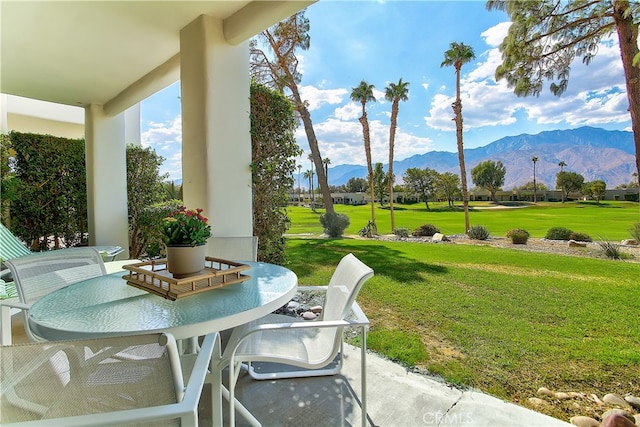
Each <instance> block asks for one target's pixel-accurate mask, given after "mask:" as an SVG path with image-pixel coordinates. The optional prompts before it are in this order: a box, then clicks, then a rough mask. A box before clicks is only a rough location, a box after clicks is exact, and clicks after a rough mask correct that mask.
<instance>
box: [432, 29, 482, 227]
mask: <svg viewBox="0 0 640 427" xmlns="http://www.w3.org/2000/svg"><path fill="white" fill-rule="evenodd" d="M475 57H476V55H475V53H474V52H473V48H472V47H471V46H467V45H465V44H464V43H456V42H452V43H451V44H450V45H449V50H447V51H446V52H445V53H444V61H442V64H440V67H444V66H445V65H446V66H451V65H453V67H454V68H455V70H456V101H455V102H454V103H453V104H452V105H451V108H453V112H454V114H455V118H454V120H455V122H456V137H457V140H458V161H459V162H460V181H461V182H460V183H461V184H462V185H461V187H462V204H463V206H464V232H465V233H466V232H467V230H469V192H468V191H467V171H466V169H465V166H464V146H463V143H462V101H461V100H460V69H461V68H462V66H463V65H464V64H466V63H467V62H470V61H472V60H473V59H475Z"/></svg>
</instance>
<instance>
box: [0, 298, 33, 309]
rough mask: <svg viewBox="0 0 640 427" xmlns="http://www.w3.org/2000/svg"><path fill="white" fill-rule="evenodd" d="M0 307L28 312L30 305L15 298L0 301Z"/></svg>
mask: <svg viewBox="0 0 640 427" xmlns="http://www.w3.org/2000/svg"><path fill="white" fill-rule="evenodd" d="M0 306H5V307H11V308H19V309H20V310H29V308H30V307H31V305H30V304H25V303H22V302H20V301H19V300H18V299H17V298H11V299H3V300H0Z"/></svg>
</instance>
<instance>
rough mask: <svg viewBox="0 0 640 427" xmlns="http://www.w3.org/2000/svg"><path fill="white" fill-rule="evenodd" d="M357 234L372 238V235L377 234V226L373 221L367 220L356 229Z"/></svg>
mask: <svg viewBox="0 0 640 427" xmlns="http://www.w3.org/2000/svg"><path fill="white" fill-rule="evenodd" d="M358 234H359V235H360V236H362V237H369V238H372V237H373V236H375V235H376V234H378V227H376V223H375V222H373V221H369V222H367V225H365V226H364V227H362V228H361V229H360V230H359V231H358Z"/></svg>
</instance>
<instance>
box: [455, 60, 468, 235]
mask: <svg viewBox="0 0 640 427" xmlns="http://www.w3.org/2000/svg"><path fill="white" fill-rule="evenodd" d="M451 108H453V112H454V113H455V119H454V120H455V122H456V138H457V141H458V162H459V163H460V186H461V188H462V206H463V207H464V232H465V234H466V233H467V231H468V230H469V228H470V227H469V192H468V190H467V170H466V168H465V165H464V145H463V142H462V101H461V100H460V67H456V102H454V103H453V105H452V106H451Z"/></svg>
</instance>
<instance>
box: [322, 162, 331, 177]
mask: <svg viewBox="0 0 640 427" xmlns="http://www.w3.org/2000/svg"><path fill="white" fill-rule="evenodd" d="M322 164H323V165H324V176H326V177H327V182H329V165H330V164H331V159H330V158H328V157H325V158H324V159H322Z"/></svg>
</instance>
